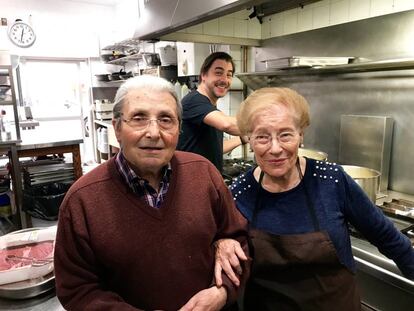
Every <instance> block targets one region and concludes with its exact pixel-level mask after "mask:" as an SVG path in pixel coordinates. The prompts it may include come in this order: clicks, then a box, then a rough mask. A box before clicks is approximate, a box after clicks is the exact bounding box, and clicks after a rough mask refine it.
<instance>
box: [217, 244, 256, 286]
mask: <svg viewBox="0 0 414 311" xmlns="http://www.w3.org/2000/svg"><path fill="white" fill-rule="evenodd" d="M215 247H216V263H215V267H214V276H215V279H216V285H217V286H219V287H220V286H222V285H223V280H222V277H221V273H222V271H224V272H225V273H226V275H227V276H228V278H229V279H230V280H231V281H232V282H233V283H234V285H236V286H239V285H240V281H239V278H238V277H237V276H236V273H237V274H238V275H241V274H242V273H243V269H242V267H241V265H240V260H241V261H246V260H248V259H247V256H246V254H245V253H244V251H243V249H242V247H241V245H240V243H239V242H238V241H236V240H233V239H221V240H218V241H216V242H215ZM235 272H236V273H235Z"/></svg>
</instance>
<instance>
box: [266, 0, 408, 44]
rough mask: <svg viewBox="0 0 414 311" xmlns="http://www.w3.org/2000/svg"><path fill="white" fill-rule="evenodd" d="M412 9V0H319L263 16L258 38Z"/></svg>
mask: <svg viewBox="0 0 414 311" xmlns="http://www.w3.org/2000/svg"><path fill="white" fill-rule="evenodd" d="M412 9H414V1H413V0H322V1H319V2H315V3H312V4H309V5H306V6H304V7H303V8H296V9H292V10H288V11H285V12H281V13H277V14H273V15H271V16H267V17H266V18H264V19H263V24H262V39H268V38H273V37H278V36H283V35H287V34H292V33H296V32H302V31H307V30H312V29H318V28H322V27H327V26H333V25H338V24H342V23H347V22H352V21H356V20H361V19H366V18H370V17H375V16H379V15H386V14H391V13H396V12H400V11H406V10H412Z"/></svg>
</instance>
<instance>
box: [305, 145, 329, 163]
mask: <svg viewBox="0 0 414 311" xmlns="http://www.w3.org/2000/svg"><path fill="white" fill-rule="evenodd" d="M298 155H299V156H300V157H307V158H309V159H315V160H319V161H326V160H327V159H328V154H327V153H325V152H323V151H319V150H313V149H305V148H299V151H298Z"/></svg>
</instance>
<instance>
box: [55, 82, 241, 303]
mask: <svg viewBox="0 0 414 311" xmlns="http://www.w3.org/2000/svg"><path fill="white" fill-rule="evenodd" d="M180 121H181V105H180V103H179V102H178V101H177V97H176V95H175V93H174V87H173V86H172V84H171V83H169V82H167V81H165V80H163V79H162V78H157V77H151V76H139V77H135V78H132V79H129V80H128V81H126V82H125V83H124V84H123V85H122V86H121V87H120V88H119V90H118V92H117V94H116V97H115V107H114V119H113V121H112V123H113V126H114V128H115V133H116V137H117V139H118V141H119V143H120V146H121V150H120V152H119V153H118V154H117V155H116V156H115V157H113V158H111V159H110V160H109V161H107V162H105V163H104V164H102V165H100V166H99V167H97V168H96V169H95V170H93V171H91V172H90V173H88V174H86V175H84V176H83V177H82V178H80V179H79V180H78V181H77V182H76V183H75V184H74V185H73V186H72V187H71V189H70V190H69V192H68V193H67V194H66V197H65V199H64V202H63V203H62V206H61V208H60V212H59V224H58V233H57V238H56V249H55V257H54V258H55V275H56V290H57V296H58V298H59V300H60V302H61V303H62V305H63V307H64V308H65V309H66V310H68V311H71V310H96V311H98V310H99V311H100V310H121V311H123V310H131V311H132V310H178V309H180V308H182V309H181V310H193V309H194V308H195V309H197V308H201V307H204V308H207V309H208V310H220V309H221V308H223V307H224V306H231V305H232V303H234V302H235V300H236V296H237V288H236V287H235V286H233V285H232V284H231V281H230V280H229V279H227V280H228V282H227V284H225V285H224V286H223V287H220V288H219V287H216V286H215V285H214V284H215V283H214V279H213V272H214V271H213V270H214V255H215V249H214V242H215V241H216V240H218V239H221V238H226V237H233V238H236V239H237V240H239V241H240V242H241V243H242V244H243V245H245V249H246V250H247V242H246V221H245V220H244V218H243V217H242V216H241V214H239V212H238V211H237V210H236V208H235V205H234V201H233V198H232V196H231V194H230V192H229V190H228V188H227V187H226V185H225V184H224V182H223V179H222V178H221V176H220V173H219V172H218V171H217V169H216V168H215V167H214V166H213V165H212V164H211V163H210V162H209V161H207V160H206V159H204V158H203V157H201V156H199V155H196V154H192V153H187V152H180V151H175V147H176V144H177V141H178V135H179V128H180ZM227 285H228V286H227Z"/></svg>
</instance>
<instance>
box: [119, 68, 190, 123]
mask: <svg viewBox="0 0 414 311" xmlns="http://www.w3.org/2000/svg"><path fill="white" fill-rule="evenodd" d="M141 89H143V90H151V91H156V92H168V93H170V94H171V96H172V97H174V100H175V103H176V105H177V116H178V121H179V123H180V128H181V119H182V114H183V108H182V106H181V103H180V101H179V100H178V97H177V94H176V93H175V90H174V86H173V85H172V84H171V83H170V82H168V81H167V80H165V79H163V78H160V77H155V76H150V75H142V76H136V77H133V78H130V79H128V80H126V81H125V82H124V83H123V84H122V85H121V86H120V87H119V89H118V91H117V92H116V95H115V99H114V104H115V105H114V108H113V109H112V112H113V117H112V118H113V119H114V120H116V122H115V127H116V128H119V126H120V125H121V122H120V121H121V115H122V108H123V106H124V99H125V97H126V96H127V94H128V93H129V92H130V91H133V90H141Z"/></svg>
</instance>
